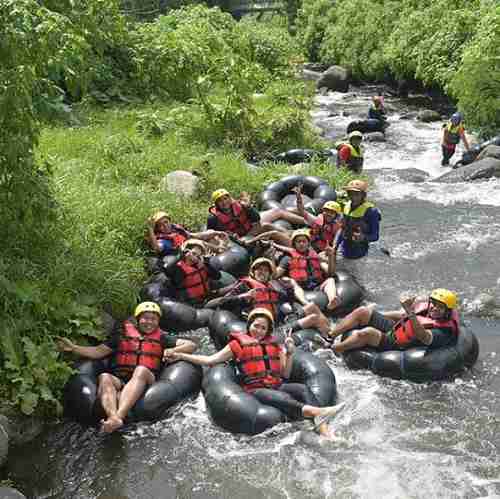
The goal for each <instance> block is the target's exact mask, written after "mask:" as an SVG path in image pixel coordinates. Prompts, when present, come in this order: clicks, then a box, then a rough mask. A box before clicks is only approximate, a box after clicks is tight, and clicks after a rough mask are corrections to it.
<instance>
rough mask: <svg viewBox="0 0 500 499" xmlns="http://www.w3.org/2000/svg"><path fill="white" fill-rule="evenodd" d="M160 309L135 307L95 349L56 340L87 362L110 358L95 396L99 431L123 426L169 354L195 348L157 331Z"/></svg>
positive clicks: (143, 305)
mask: <svg viewBox="0 0 500 499" xmlns="http://www.w3.org/2000/svg"><path fill="white" fill-rule="evenodd" d="M160 317H161V309H160V307H159V306H158V305H157V304H156V303H154V302H142V303H140V304H139V305H137V307H136V309H135V311H134V317H133V318H130V319H127V320H126V321H124V322H123V323H122V324H118V325H117V327H116V328H115V330H114V333H113V335H112V337H111V339H110V340H108V341H106V342H104V343H102V344H100V345H97V346H80V345H75V344H74V343H73V342H72V341H71V340H69V339H68V338H59V339H58V347H59V350H61V351H64V352H73V353H76V354H78V355H80V356H81V357H86V358H88V359H95V360H98V359H103V358H105V357H109V356H111V363H110V372H105V373H102V374H100V375H99V378H98V391H97V395H98V397H99V398H100V400H101V404H102V407H103V409H104V412H105V413H106V419H104V420H102V421H101V425H102V430H103V431H104V432H106V433H111V432H113V431H115V430H117V429H118V428H121V427H122V426H123V422H124V420H125V417H126V416H127V414H128V412H129V410H130V409H131V408H132V407H133V406H134V404H135V403H136V402H137V400H138V399H139V398H140V397H141V396H142V394H143V393H144V391H145V390H146V388H147V387H148V386H149V385H151V384H152V383H154V382H155V380H156V378H157V376H158V374H159V372H160V369H161V367H162V363H163V361H164V359H165V357H166V356H168V355H169V353H171V352H187V353H192V352H194V351H195V349H196V345H195V344H194V343H193V342H192V341H189V340H184V339H177V338H175V337H174V336H171V335H169V334H168V333H166V332H165V331H162V330H161V329H160V327H159V324H160Z"/></svg>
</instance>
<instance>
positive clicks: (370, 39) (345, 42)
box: [298, 0, 500, 134]
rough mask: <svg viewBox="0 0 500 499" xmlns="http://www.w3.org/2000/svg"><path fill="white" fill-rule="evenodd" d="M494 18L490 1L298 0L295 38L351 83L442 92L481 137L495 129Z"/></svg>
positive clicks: (498, 43) (498, 46) (498, 42)
mask: <svg viewBox="0 0 500 499" xmlns="http://www.w3.org/2000/svg"><path fill="white" fill-rule="evenodd" d="M499 16H500V5H499V4H498V2H497V1H495V0H402V1H395V0H379V1H376V2H375V1H370V0H337V1H336V2H325V1H324V0H303V3H302V9H301V11H300V14H299V21H298V33H299V36H300V40H301V42H302V44H303V47H304V49H305V51H306V52H307V53H308V54H309V56H310V57H311V58H314V59H313V60H316V61H321V62H325V63H328V64H333V63H335V64H340V65H342V66H345V67H348V68H349V69H351V71H352V74H353V76H354V77H355V78H359V79H377V80H385V81H391V80H393V79H394V78H395V79H410V80H417V81H420V82H422V83H423V84H424V85H425V86H428V87H437V88H441V89H442V90H443V91H444V92H446V93H447V94H448V95H450V96H451V97H453V98H455V99H456V100H457V107H458V108H459V109H461V110H462V111H464V112H465V116H466V120H467V123H468V124H469V125H472V126H474V127H476V128H478V129H480V130H482V131H483V132H484V133H485V134H487V133H498V128H499V127H500V99H498V95H500V81H499V77H498V74H499V66H498V64H499V60H500V32H499V29H500V23H499Z"/></svg>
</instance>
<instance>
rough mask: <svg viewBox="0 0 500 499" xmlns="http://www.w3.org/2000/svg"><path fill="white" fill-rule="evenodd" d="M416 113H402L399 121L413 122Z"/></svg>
mask: <svg viewBox="0 0 500 499" xmlns="http://www.w3.org/2000/svg"><path fill="white" fill-rule="evenodd" d="M417 115H418V113H416V112H413V111H409V112H407V113H403V114H402V115H401V116H400V117H399V119H400V120H414V119H415V118H416V117H417Z"/></svg>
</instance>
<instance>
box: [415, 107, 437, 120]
mask: <svg viewBox="0 0 500 499" xmlns="http://www.w3.org/2000/svg"><path fill="white" fill-rule="evenodd" d="M440 119H441V115H440V114H439V113H438V112H437V111H434V110H432V109H422V111H419V112H418V114H417V120H419V121H423V122H424V123H430V122H431V121H439V120H440Z"/></svg>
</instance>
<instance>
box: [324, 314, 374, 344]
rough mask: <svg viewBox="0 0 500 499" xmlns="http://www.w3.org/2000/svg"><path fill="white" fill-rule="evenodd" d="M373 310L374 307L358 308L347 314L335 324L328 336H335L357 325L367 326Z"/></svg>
mask: <svg viewBox="0 0 500 499" xmlns="http://www.w3.org/2000/svg"><path fill="white" fill-rule="evenodd" d="M372 310H373V309H372V308H370V307H358V308H356V309H355V310H353V311H352V312H351V313H350V314H349V315H346V316H345V317H344V318H343V319H342V320H341V321H339V322H338V323H337V324H335V326H334V327H333V328H332V329H331V330H330V332H329V333H328V336H329V337H330V338H335V337H337V336H339V335H340V334H343V333H345V332H346V331H349V330H350V329H354V328H355V327H359V326H366V325H367V324H368V322H369V321H370V317H371V315H372Z"/></svg>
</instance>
